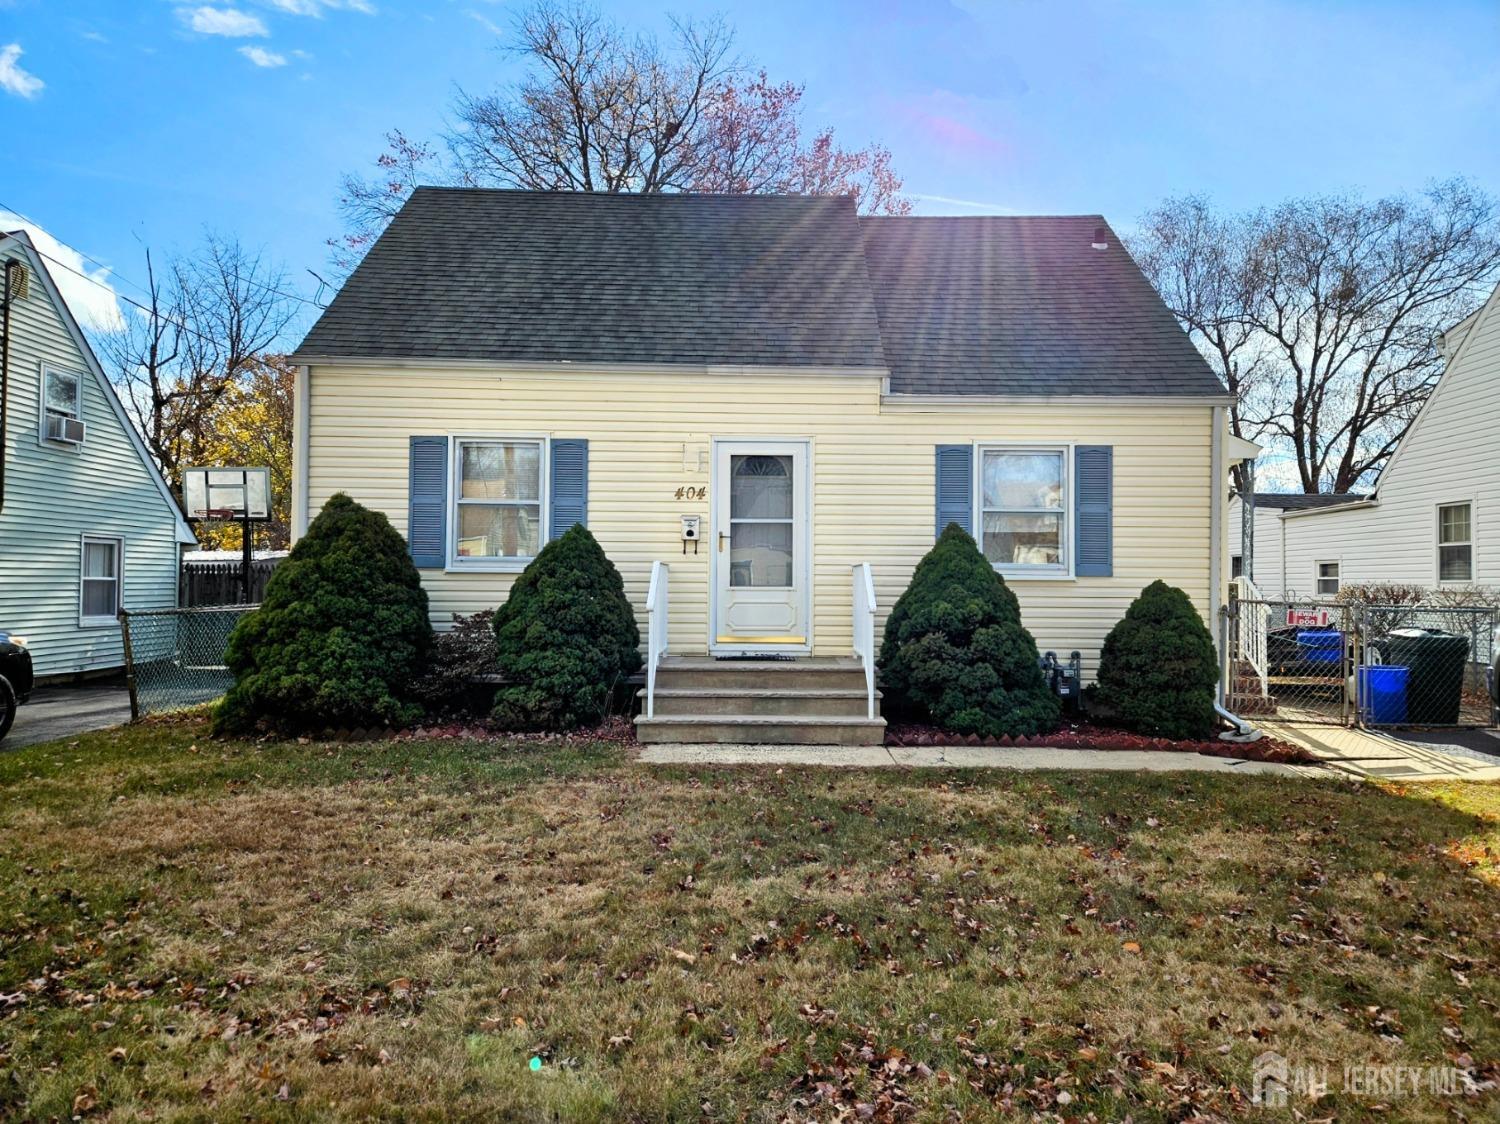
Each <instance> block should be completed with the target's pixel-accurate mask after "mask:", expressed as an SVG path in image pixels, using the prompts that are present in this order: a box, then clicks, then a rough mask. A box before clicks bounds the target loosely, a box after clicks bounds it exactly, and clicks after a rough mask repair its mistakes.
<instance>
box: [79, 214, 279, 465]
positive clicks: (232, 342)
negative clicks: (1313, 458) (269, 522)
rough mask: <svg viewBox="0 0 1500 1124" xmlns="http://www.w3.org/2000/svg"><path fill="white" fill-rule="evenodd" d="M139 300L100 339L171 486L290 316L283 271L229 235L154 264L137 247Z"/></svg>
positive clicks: (128, 405) (212, 238) (212, 237)
mask: <svg viewBox="0 0 1500 1124" xmlns="http://www.w3.org/2000/svg"><path fill="white" fill-rule="evenodd" d="M146 278H147V285H146V291H147V300H146V302H145V304H144V307H143V310H132V311H131V312H130V314H129V315H127V317H126V321H125V327H124V328H123V329H122V330H121V331H119V332H117V333H114V334H113V335H111V336H108V337H106V338H105V339H104V340H103V345H104V347H103V349H104V352H105V354H106V356H107V357H108V358H109V360H110V362H111V365H112V366H113V368H114V371H113V376H114V380H115V382H116V384H117V385H118V386H119V387H120V389H121V390H122V392H123V395H122V396H123V399H124V401H125V405H126V409H127V410H128V412H129V413H130V414H131V418H132V421H134V423H135V425H136V428H137V429H138V430H139V431H140V433H141V435H142V437H143V438H144V439H145V442H146V446H147V448H148V449H149V450H150V451H151V455H152V457H153V458H155V460H156V462H157V464H158V465H159V466H160V467H161V470H162V472H163V474H164V475H165V476H166V477H167V480H168V482H169V483H170V484H171V485H172V487H173V488H174V489H177V488H179V487H180V485H181V473H182V469H183V468H185V467H188V466H189V465H190V464H191V463H192V462H193V461H194V460H195V459H196V458H197V457H199V456H200V455H201V454H202V452H203V448H204V446H203V442H204V437H205V435H206V433H207V432H208V428H209V423H210V419H211V418H212V416H213V414H214V411H215V410H216V409H217V408H218V406H219V405H220V403H221V402H222V401H223V400H224V398H225V396H226V395H227V394H228V393H229V391H230V389H231V388H232V387H234V386H235V385H236V384H237V382H238V381H239V380H240V379H241V378H242V377H243V376H245V375H246V373H247V372H249V371H250V370H251V369H252V367H253V366H254V364H255V362H256V359H257V357H258V356H260V355H261V354H262V353H263V352H265V351H266V350H267V349H268V348H269V347H270V346H271V344H272V343H274V342H275V341H276V340H277V338H278V337H279V336H280V335H281V333H282V331H283V330H284V329H285V328H286V327H287V326H288V324H290V323H291V321H292V318H293V316H294V315H295V313H296V302H295V298H293V297H290V296H287V295H285V293H286V278H285V274H284V272H283V270H282V269H281V268H280V267H279V266H276V265H274V264H272V263H270V262H269V261H267V260H266V258H265V257H264V256H263V255H262V254H260V253H258V252H253V251H249V250H246V249H245V248H244V247H243V246H241V245H240V244H239V243H238V242H237V241H235V240H234V239H232V238H225V237H221V236H219V235H214V234H210V235H208V236H207V238H206V239H205V241H204V244H203V246H202V248H201V249H200V250H199V251H198V252H197V253H195V254H192V255H189V256H182V257H175V258H173V259H171V260H170V261H169V262H168V263H167V265H166V268H165V270H164V271H162V270H159V269H158V268H157V265H156V263H155V261H154V260H153V257H152V255H151V253H150V251H149V250H148V251H147V252H146Z"/></svg>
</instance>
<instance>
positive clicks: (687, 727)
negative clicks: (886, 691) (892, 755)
mask: <svg viewBox="0 0 1500 1124" xmlns="http://www.w3.org/2000/svg"><path fill="white" fill-rule="evenodd" d="M640 697H641V706H642V713H641V716H640V717H638V718H637V719H636V720H635V728H636V737H637V738H639V739H640V741H642V742H644V743H647V744H653V743H664V742H671V743H679V744H680V743H699V742H709V743H713V742H718V743H756V742H759V743H764V744H770V745H880V744H881V743H882V742H883V741H884V740H885V719H883V718H880V717H878V713H879V704H878V700H879V693H878V692H877V694H876V700H877V717H875V718H873V719H872V718H870V717H869V696H868V694H867V692H866V684H865V673H864V667H863V666H862V665H861V664H860V662H859V661H858V660H856V659H852V658H851V659H837V658H832V659H831V658H807V659H796V660H717V659H714V658H712V657H709V656H666V657H664V658H663V660H662V662H661V665H660V667H659V668H658V669H657V673H656V692H655V708H654V713H653V714H652V715H651V716H650V717H647V716H646V714H645V705H646V692H645V691H644V690H642V691H641V692H640Z"/></svg>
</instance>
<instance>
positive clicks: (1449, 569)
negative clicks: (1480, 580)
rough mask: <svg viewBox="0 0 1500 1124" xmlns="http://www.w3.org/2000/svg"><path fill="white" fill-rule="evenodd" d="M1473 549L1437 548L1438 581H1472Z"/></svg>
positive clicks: (1463, 547) (1457, 547)
mask: <svg viewBox="0 0 1500 1124" xmlns="http://www.w3.org/2000/svg"><path fill="white" fill-rule="evenodd" d="M1473 549H1474V548H1473V547H1470V546H1440V547H1438V580H1439V581H1445V582H1467V581H1473V580H1474V564H1473V554H1472V551H1473Z"/></svg>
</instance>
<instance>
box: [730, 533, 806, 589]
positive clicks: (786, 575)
mask: <svg viewBox="0 0 1500 1124" xmlns="http://www.w3.org/2000/svg"><path fill="white" fill-rule="evenodd" d="M729 584H730V585H733V586H776V587H788V586H790V585H791V584H792V525H791V524H790V523H733V524H731V525H730V528H729Z"/></svg>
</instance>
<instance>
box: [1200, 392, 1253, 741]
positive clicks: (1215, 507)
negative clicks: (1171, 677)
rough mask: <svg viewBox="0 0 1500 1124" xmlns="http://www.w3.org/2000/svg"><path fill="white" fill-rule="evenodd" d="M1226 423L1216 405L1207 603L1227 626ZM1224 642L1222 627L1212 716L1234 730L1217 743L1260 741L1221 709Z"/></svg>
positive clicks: (1226, 667) (1225, 412)
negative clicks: (1224, 588)
mask: <svg viewBox="0 0 1500 1124" xmlns="http://www.w3.org/2000/svg"><path fill="white" fill-rule="evenodd" d="M1228 421H1229V411H1228V410H1227V409H1226V408H1225V407H1223V406H1215V407H1214V409H1213V453H1212V456H1211V458H1210V471H1211V474H1212V476H1213V484H1212V486H1211V488H1212V491H1211V494H1210V500H1211V511H1210V514H1209V532H1210V541H1209V547H1208V566H1209V578H1210V581H1209V588H1210V589H1211V591H1212V600H1211V602H1210V604H1211V606H1212V611H1213V616H1212V617H1211V618H1210V619H1212V620H1214V621H1222V622H1224V623H1226V624H1227V621H1228V617H1227V614H1228V612H1229V610H1228V608H1227V607H1225V605H1224V596H1223V593H1224V591H1223V586H1224V556H1223V548H1224V508H1225V492H1226V485H1227V483H1228V480H1229V471H1228V468H1227V467H1226V466H1225V464H1224V434H1225V432H1226V431H1227V427H1228ZM1243 502H1244V498H1243V497H1241V503H1242V504H1243ZM1227 639H1228V636H1227V630H1226V629H1225V628H1222V627H1221V628H1220V629H1219V630H1218V636H1217V637H1216V643H1217V647H1218V649H1219V667H1220V669H1221V670H1220V672H1219V684H1218V687H1217V695H1218V698H1217V699H1216V700H1215V701H1214V713H1216V714H1217V715H1218V716H1219V717H1220V718H1222V719H1224V721H1226V722H1228V723H1229V724H1230V725H1231V726H1233V727H1234V729H1233V730H1225V731H1224V732H1223V733H1222V734H1220V735H1219V740H1220V741H1226V742H1237V743H1245V742H1253V741H1259V740H1260V738H1261V737H1262V735H1261V732H1260V731H1259V730H1257V729H1256V728H1255V727H1254V726H1252V725H1250V723H1248V722H1246V721H1245V720H1244V719H1243V718H1241V717H1240V716H1239V715H1238V714H1233V713H1231V712H1230V711H1229V710H1227V709H1226V708H1225V707H1224V703H1225V702H1226V701H1227V695H1226V687H1227V686H1228V677H1229V675H1230V674H1231V673H1232V672H1233V670H1234V669H1233V668H1231V667H1230V666H1229V658H1230V652H1229V645H1228V644H1227V643H1226V642H1225V641H1226V640H1227Z"/></svg>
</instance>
